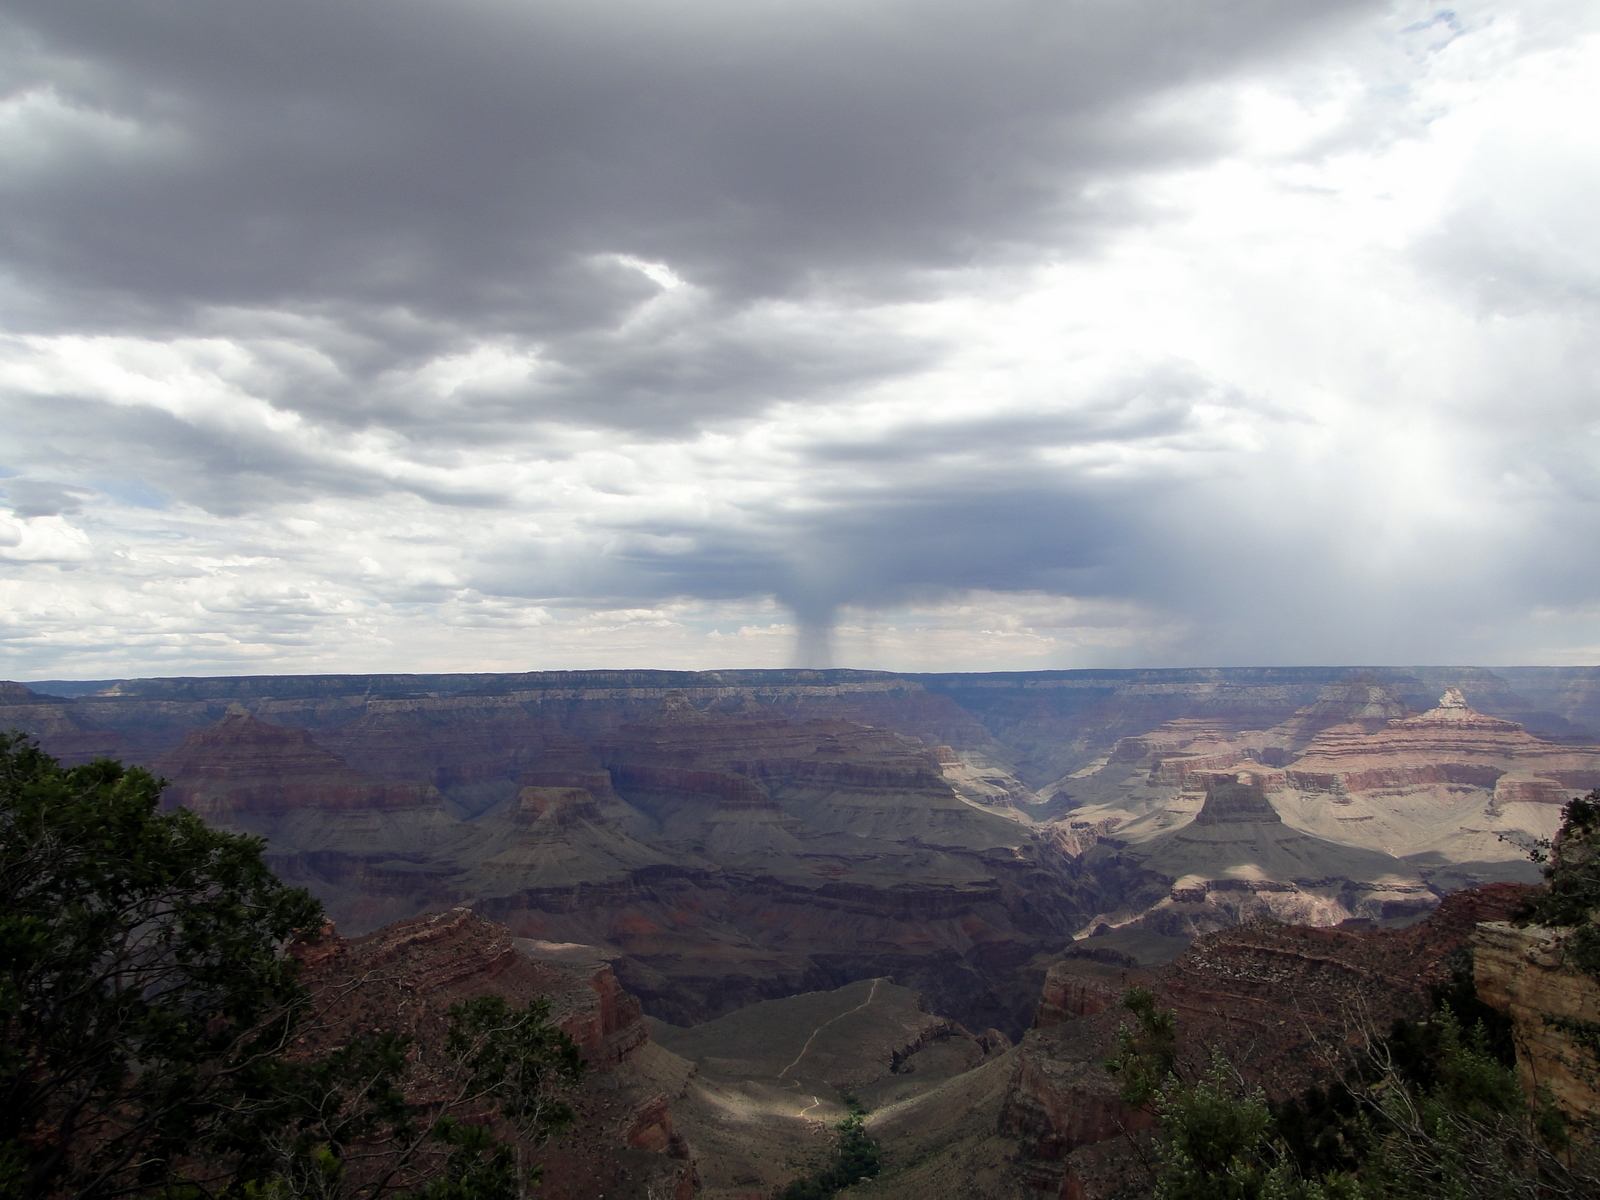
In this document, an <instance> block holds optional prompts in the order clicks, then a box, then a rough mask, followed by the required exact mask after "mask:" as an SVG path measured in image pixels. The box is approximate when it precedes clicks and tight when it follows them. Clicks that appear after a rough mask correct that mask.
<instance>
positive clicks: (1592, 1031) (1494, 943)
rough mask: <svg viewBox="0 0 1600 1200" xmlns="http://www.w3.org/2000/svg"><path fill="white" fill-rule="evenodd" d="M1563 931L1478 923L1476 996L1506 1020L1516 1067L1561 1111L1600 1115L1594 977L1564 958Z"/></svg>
mask: <svg viewBox="0 0 1600 1200" xmlns="http://www.w3.org/2000/svg"><path fill="white" fill-rule="evenodd" d="M1569 936H1571V935H1570V932H1569V931H1563V930H1555V929H1545V928H1543V927H1541V926H1538V925H1533V926H1527V927H1524V928H1518V927H1516V926H1514V925H1511V924H1509V923H1507V922H1505V921H1491V922H1486V923H1484V924H1482V925H1479V926H1478V932H1477V937H1476V938H1475V939H1474V942H1473V950H1474V964H1475V970H1476V976H1477V985H1478V994H1479V995H1480V996H1481V997H1482V998H1483V1000H1484V1001H1485V1003H1488V1004H1490V1005H1493V1006H1494V1007H1495V1008H1498V1009H1499V1010H1500V1011H1501V1012H1503V1013H1506V1014H1507V1015H1508V1016H1510V1017H1511V1021H1512V1035H1513V1037H1514V1038H1515V1040H1516V1046H1517V1072H1518V1074H1519V1075H1520V1076H1521V1079H1522V1086H1523V1088H1524V1090H1525V1091H1526V1092H1527V1093H1528V1095H1529V1097H1530V1098H1536V1097H1538V1096H1539V1094H1540V1091H1541V1089H1544V1088H1548V1089H1549V1091H1550V1094H1551V1095H1552V1096H1553V1097H1554V1099H1555V1101H1556V1103H1557V1104H1559V1105H1560V1106H1561V1107H1562V1108H1563V1109H1565V1110H1566V1111H1567V1112H1569V1113H1572V1114H1574V1115H1576V1116H1581V1117H1586V1118H1589V1119H1596V1118H1600V981H1597V980H1596V979H1595V978H1594V976H1592V975H1589V974H1588V973H1587V972H1584V971H1582V970H1580V969H1578V968H1577V967H1575V966H1573V965H1572V964H1571V963H1570V962H1569V961H1568V957H1567V954H1566V952H1565V949H1564V945H1563V943H1564V942H1565V941H1566V939H1567V938H1568V937H1569Z"/></svg>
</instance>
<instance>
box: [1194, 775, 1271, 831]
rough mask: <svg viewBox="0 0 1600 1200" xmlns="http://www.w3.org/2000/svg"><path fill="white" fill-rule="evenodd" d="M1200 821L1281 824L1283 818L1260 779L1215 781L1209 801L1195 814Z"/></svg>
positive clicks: (1208, 822)
mask: <svg viewBox="0 0 1600 1200" xmlns="http://www.w3.org/2000/svg"><path fill="white" fill-rule="evenodd" d="M1194 823H1195V824H1196V825H1281V824H1283V818H1282V817H1280V816H1279V815H1278V810H1277V809H1275V808H1273V807H1272V801H1270V800H1268V799H1267V794H1266V792H1264V791H1262V790H1261V785H1260V784H1257V783H1240V782H1238V781H1237V780H1235V781H1234V782H1232V783H1227V782H1221V783H1213V784H1212V785H1211V786H1210V787H1208V788H1207V789H1206V802H1205V804H1204V805H1202V806H1201V808H1200V813H1199V815H1198V816H1196V817H1195V819H1194Z"/></svg>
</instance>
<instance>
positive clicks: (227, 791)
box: [155, 708, 442, 820]
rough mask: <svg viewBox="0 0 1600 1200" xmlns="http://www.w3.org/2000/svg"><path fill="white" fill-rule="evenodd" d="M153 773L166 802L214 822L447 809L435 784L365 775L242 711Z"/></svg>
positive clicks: (298, 735) (299, 735) (299, 733)
mask: <svg viewBox="0 0 1600 1200" xmlns="http://www.w3.org/2000/svg"><path fill="white" fill-rule="evenodd" d="M155 769H156V771H157V772H158V773H159V774H161V775H164V776H165V777H167V778H168V779H170V780H171V781H172V782H171V785H170V786H169V787H168V788H167V790H166V792H165V793H164V795H163V800H164V802H165V803H166V804H168V805H171V806H173V807H183V808H187V809H189V810H190V811H191V812H195V813H198V814H200V815H201V816H202V817H206V818H208V819H211V820H226V819H228V818H229V817H233V816H235V815H246V816H250V817H265V818H271V817H277V816H281V815H282V814H284V813H286V812H288V811H289V810H291V809H297V808H298V809H321V810H333V811H342V812H348V811H355V810H360V811H373V810H376V811H382V812H388V811H395V810H408V809H410V810H415V809H423V808H439V809H441V810H442V797H441V796H440V795H439V793H438V791H437V790H435V789H434V788H433V787H431V786H429V785H427V784H419V783H413V782H409V781H402V780H394V779H382V778H378V777H375V776H372V775H368V774H364V773H363V772H361V771H357V770H355V769H353V768H352V767H351V766H350V765H349V764H347V763H346V762H345V761H344V760H343V759H341V758H339V757H338V755H336V754H333V753H331V752H330V751H328V750H325V749H323V748H322V747H321V746H319V745H317V743H316V742H314V741H312V739H311V735H310V734H309V733H307V732H306V731H305V730H303V729H292V728H288V727H285V726H281V725H270V724H268V723H267V722H265V721H262V720H260V719H258V718H257V717H255V716H253V715H252V714H251V713H249V712H247V711H246V710H244V709H242V708H241V709H238V710H237V711H235V712H232V713H229V714H228V715H227V716H225V717H223V718H222V720H220V721H218V722H217V723H216V724H215V725H212V726H210V727H209V728H207V729H203V730H199V731H197V732H195V733H192V734H190V735H189V736H188V737H187V738H185V739H184V742H183V745H181V746H179V747H178V748H177V749H176V750H174V751H172V752H171V753H169V754H167V755H164V756H163V757H162V758H160V759H158V760H157V761H156V763H155Z"/></svg>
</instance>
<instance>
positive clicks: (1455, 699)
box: [1389, 686, 1522, 733]
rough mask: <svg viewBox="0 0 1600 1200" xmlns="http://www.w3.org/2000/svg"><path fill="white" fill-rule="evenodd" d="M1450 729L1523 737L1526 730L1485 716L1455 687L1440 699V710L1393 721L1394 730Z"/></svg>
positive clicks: (1450, 688)
mask: <svg viewBox="0 0 1600 1200" xmlns="http://www.w3.org/2000/svg"><path fill="white" fill-rule="evenodd" d="M1444 726H1448V727H1451V728H1455V729H1473V730H1495V731H1498V732H1500V733H1513V732H1514V733H1521V732H1522V726H1521V725H1518V724H1517V723H1516V722H1515V721H1505V720H1502V719H1501V718H1499V717H1491V716H1489V715H1488V714H1486V713H1481V712H1479V711H1478V710H1477V709H1475V708H1473V707H1472V705H1470V704H1468V703H1467V698H1466V696H1465V695H1463V694H1462V692H1461V689H1460V688H1458V687H1455V686H1451V687H1447V688H1445V689H1444V695H1442V696H1440V697H1439V703H1438V705H1437V706H1436V707H1434V708H1430V709H1429V710H1428V711H1427V712H1425V713H1422V714H1421V715H1419V716H1415V717H1406V718H1405V719H1404V720H1400V721H1390V722H1389V728H1390V729H1398V730H1406V729H1412V730H1417V729H1434V730H1438V729H1439V728H1441V727H1444Z"/></svg>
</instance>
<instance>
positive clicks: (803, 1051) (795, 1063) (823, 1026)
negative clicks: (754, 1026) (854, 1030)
mask: <svg viewBox="0 0 1600 1200" xmlns="http://www.w3.org/2000/svg"><path fill="white" fill-rule="evenodd" d="M882 982H883V978H881V977H880V978H878V979H874V980H873V981H872V987H871V989H870V990H869V991H868V992H867V998H866V999H865V1000H863V1001H862V1002H861V1003H860V1004H858V1005H856V1006H855V1007H854V1008H852V1009H850V1010H849V1012H842V1013H840V1014H839V1015H838V1016H835V1017H829V1018H828V1019H827V1020H826V1021H824V1022H823V1023H822V1024H821V1025H818V1026H817V1027H816V1028H815V1029H813V1030H812V1031H811V1036H810V1037H808V1038H807V1039H806V1044H805V1045H804V1046H801V1047H800V1053H799V1054H797V1055H795V1056H794V1061H793V1062H792V1063H790V1064H789V1065H788V1066H787V1067H785V1068H784V1069H783V1070H781V1071H779V1072H778V1078H779V1079H782V1078H783V1077H784V1076H785V1075H787V1074H788V1073H789V1072H790V1071H792V1070H794V1069H795V1068H796V1067H798V1066H799V1065H800V1062H801V1060H802V1059H804V1058H805V1056H806V1052H807V1051H808V1050H810V1049H811V1043H812V1042H814V1041H816V1040H817V1034H819V1033H821V1032H822V1031H823V1030H824V1029H826V1028H827V1027H828V1026H829V1025H832V1024H833V1023H834V1022H835V1021H839V1020H843V1019H844V1018H845V1017H848V1016H849V1015H850V1013H858V1012H860V1011H861V1010H862V1009H863V1008H866V1007H867V1005H869V1004H871V1003H872V1000H873V997H875V996H876V995H877V994H878V985H879V984H880V983H882ZM795 1082H796V1083H797V1084H798V1082H799V1081H798V1080H796V1081H795Z"/></svg>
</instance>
